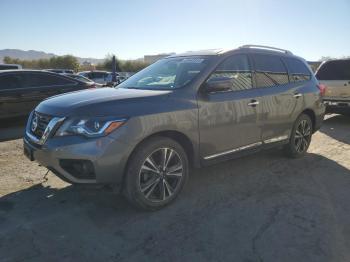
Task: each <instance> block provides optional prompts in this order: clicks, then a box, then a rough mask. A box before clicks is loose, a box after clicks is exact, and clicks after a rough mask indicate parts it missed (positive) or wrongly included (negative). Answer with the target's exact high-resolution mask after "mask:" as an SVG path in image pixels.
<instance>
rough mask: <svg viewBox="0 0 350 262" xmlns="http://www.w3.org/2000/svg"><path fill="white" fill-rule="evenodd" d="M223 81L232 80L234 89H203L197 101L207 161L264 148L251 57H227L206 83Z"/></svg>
mask: <svg viewBox="0 0 350 262" xmlns="http://www.w3.org/2000/svg"><path fill="white" fill-rule="evenodd" d="M220 79H226V80H225V81H227V79H231V83H232V88H231V90H229V91H224V92H211V93H207V92H205V91H204V90H201V92H200V94H199V99H198V103H199V132H200V151H201V156H202V157H203V158H204V159H205V160H211V159H215V158H217V157H220V156H225V155H229V154H231V153H235V152H238V151H242V150H245V149H251V148H254V147H257V146H260V145H261V130H260V128H259V126H258V123H257V107H256V103H254V102H256V101H257V96H258V91H257V90H255V89H253V84H252V71H251V65H250V62H249V59H248V56H247V55H244V54H237V55H233V56H231V57H229V58H227V59H226V60H224V61H223V62H222V63H221V64H220V65H219V66H218V67H217V68H216V70H215V71H214V72H213V73H212V74H211V75H210V77H209V78H208V80H207V81H216V82H217V81H220Z"/></svg>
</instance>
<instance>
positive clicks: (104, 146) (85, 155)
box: [23, 134, 132, 184]
mask: <svg viewBox="0 0 350 262" xmlns="http://www.w3.org/2000/svg"><path fill="white" fill-rule="evenodd" d="M23 142H24V150H25V153H26V155H27V156H29V158H32V159H31V160H35V161H37V162H38V163H39V164H41V165H42V166H45V167H47V168H48V169H49V170H51V171H52V172H53V173H55V174H56V175H57V176H58V177H60V178H62V179H63V180H65V181H67V182H70V183H84V184H93V183H102V184H111V183H113V184H120V183H121V182H122V179H123V174H124V169H125V166H126V163H127V159H128V157H129V155H130V154H131V151H132V147H131V146H130V145H128V144H126V143H123V142H120V141H118V140H115V139H113V137H110V136H106V137H101V138H96V139H87V138H85V137H81V136H67V137H54V138H51V139H48V140H47V141H46V142H45V144H43V145H38V144H36V143H34V142H33V141H32V140H31V138H30V136H28V135H27V134H26V135H25V136H24V139H23ZM67 163H73V164H74V163H88V165H87V166H88V168H89V170H90V172H89V173H88V174H89V175H87V176H84V175H82V173H79V172H72V169H70V168H67Z"/></svg>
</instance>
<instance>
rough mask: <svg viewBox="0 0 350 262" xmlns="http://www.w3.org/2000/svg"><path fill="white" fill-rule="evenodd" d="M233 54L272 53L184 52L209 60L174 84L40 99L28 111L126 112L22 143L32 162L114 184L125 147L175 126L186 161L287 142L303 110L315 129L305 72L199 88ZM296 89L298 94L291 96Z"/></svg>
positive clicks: (318, 109)
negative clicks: (115, 123)
mask: <svg viewBox="0 0 350 262" xmlns="http://www.w3.org/2000/svg"><path fill="white" fill-rule="evenodd" d="M238 53H244V54H248V55H249V56H251V55H254V54H255V53H263V54H274V55H276V52H273V51H267V50H258V49H250V48H241V49H236V50H232V51H229V52H223V51H218V52H217V53H215V52H214V51H210V52H208V53H206V52H201V53H192V54H191V55H195V56H198V55H199V54H200V55H204V56H210V64H209V65H208V66H207V68H206V69H205V70H203V72H202V73H201V74H200V75H199V76H197V77H196V78H195V79H194V80H193V81H192V82H190V83H189V84H188V85H187V86H185V87H183V88H180V89H175V90H171V91H152V90H134V89H121V88H120V89H112V88H103V89H96V90H87V91H81V92H75V93H70V94H66V95H60V96H56V97H53V98H51V99H48V100H46V101H44V102H42V103H41V104H40V105H39V106H38V107H37V108H36V111H38V112H41V113H45V114H48V115H53V116H58V117H72V116H114V117H116V118H127V119H128V121H127V122H126V124H125V125H123V126H122V127H121V128H119V129H117V130H116V131H115V132H113V133H112V134H110V135H109V136H106V137H102V138H97V139H91V138H90V139H87V138H84V137H78V136H74V137H59V138H57V137H51V138H49V139H48V140H47V141H46V143H45V144H44V145H43V146H42V147H37V146H36V145H35V144H33V142H32V141H30V138H29V136H28V135H26V136H25V138H24V142H25V143H26V144H27V145H28V146H30V147H32V148H33V150H34V157H35V159H36V160H37V161H38V162H39V163H41V164H42V165H44V166H48V167H53V168H55V169H56V170H57V171H58V172H59V173H60V174H61V175H63V176H64V177H66V178H67V179H68V180H70V181H72V182H80V183H95V182H97V183H120V182H121V181H122V177H123V173H124V170H125V167H126V164H127V160H128V158H129V156H130V155H131V153H132V152H133V150H134V149H135V148H136V147H137V145H138V144H139V143H140V142H141V141H143V140H144V139H147V138H148V137H149V136H151V135H154V134H157V133H159V132H168V131H171V132H178V133H180V134H182V135H183V136H185V137H186V138H187V139H188V140H189V141H190V142H191V145H192V151H193V152H194V154H193V157H191V159H192V160H193V165H194V166H201V165H204V164H207V161H208V160H212V159H214V160H219V159H220V158H221V156H231V153H237V152H240V151H245V150H249V149H251V148H254V149H256V148H257V147H258V148H260V147H264V146H265V145H267V144H269V145H271V144H280V143H281V142H282V143H283V142H287V141H288V138H289V135H290V133H291V129H292V126H293V123H294V121H295V120H296V118H297V117H298V116H299V115H300V114H301V113H302V112H303V111H304V110H310V112H312V113H313V114H314V115H315V120H316V121H315V129H318V128H319V126H320V123H321V121H322V119H323V115H324V105H323V103H322V99H321V97H320V95H319V90H318V88H317V86H316V85H317V80H316V79H315V77H314V76H313V75H312V78H311V80H310V81H307V82H303V83H290V84H287V85H284V86H283V87H281V86H277V87H269V88H253V89H250V90H244V91H231V92H222V93H213V94H211V93H209V94H208V93H205V92H203V90H202V89H201V88H200V87H201V85H202V84H203V83H204V82H205V80H206V79H207V77H208V76H209V74H210V73H211V72H212V71H213V70H214V69H215V68H216V66H217V65H218V64H219V63H221V62H222V61H223V60H224V59H225V58H227V57H229V56H231V55H233V54H238ZM277 54H278V55H280V56H286V57H287V56H291V55H290V54H284V53H277ZM188 55H189V54H186V56H188ZM180 56H183V55H180ZM293 57H295V56H293ZM303 62H304V63H305V61H304V60H303ZM296 93H301V94H302V96H301V97H294V96H293V95H294V94H296ZM252 99H255V100H257V101H259V105H258V106H256V107H251V106H248V103H249V102H250V101H251V100H252ZM30 119H31V117H30V118H29V122H28V124H27V130H29V123H30ZM281 138H283V139H281ZM276 142H277V143H276ZM249 145H254V146H253V147H252V146H249ZM60 158H65V159H89V160H91V161H92V162H93V164H94V166H95V171H96V175H97V178H96V181H95V180H93V181H92V180H90V181H85V180H77V179H75V178H74V177H72V176H70V175H69V174H67V173H66V172H65V171H64V170H63V169H62V168H60V166H59V164H58V159H60Z"/></svg>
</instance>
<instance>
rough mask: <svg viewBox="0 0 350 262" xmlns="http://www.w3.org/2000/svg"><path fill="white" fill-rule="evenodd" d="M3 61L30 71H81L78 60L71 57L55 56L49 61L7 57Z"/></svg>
mask: <svg viewBox="0 0 350 262" xmlns="http://www.w3.org/2000/svg"><path fill="white" fill-rule="evenodd" d="M3 60H4V63H5V64H19V65H21V66H22V67H23V68H29V69H49V68H64V69H72V70H74V71H78V70H79V62H78V59H77V58H76V57H74V56H71V55H65V56H54V57H51V58H49V59H37V60H21V59H18V58H11V57H9V56H6V57H4V59H3Z"/></svg>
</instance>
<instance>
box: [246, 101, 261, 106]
mask: <svg viewBox="0 0 350 262" xmlns="http://www.w3.org/2000/svg"><path fill="white" fill-rule="evenodd" d="M257 105H259V101H257V100H252V101H250V102H249V103H248V106H252V107H255V106H257Z"/></svg>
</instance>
